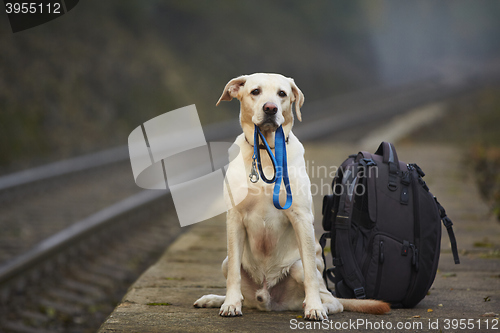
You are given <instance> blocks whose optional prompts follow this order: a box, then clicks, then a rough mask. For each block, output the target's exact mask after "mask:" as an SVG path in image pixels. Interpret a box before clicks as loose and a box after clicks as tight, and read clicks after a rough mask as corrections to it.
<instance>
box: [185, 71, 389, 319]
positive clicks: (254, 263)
mask: <svg viewBox="0 0 500 333" xmlns="http://www.w3.org/2000/svg"><path fill="white" fill-rule="evenodd" d="M233 98H237V99H238V100H239V101H240V103H241V109H240V122H241V127H242V129H243V133H242V134H241V135H239V136H238V137H237V138H236V141H235V143H236V144H237V145H238V146H239V147H240V151H241V154H242V156H243V159H244V162H245V163H244V164H245V169H246V170H245V174H246V175H248V174H250V170H251V165H252V155H253V151H254V148H253V145H254V139H253V138H254V124H255V125H257V126H259V128H260V129H261V131H262V133H263V134H264V136H265V137H266V140H267V142H268V143H269V146H270V147H271V148H274V132H275V131H276V129H277V128H278V127H279V126H280V125H282V126H283V130H284V133H285V138H287V144H286V149H287V155H288V168H289V177H290V185H291V188H292V192H293V204H292V206H291V207H290V208H289V209H287V210H278V209H276V208H275V207H274V205H273V200H272V193H273V186H274V184H267V183H265V182H263V181H262V180H260V181H258V182H257V183H251V182H250V181H249V179H248V177H247V179H241V178H240V179H241V180H239V181H241V182H242V183H245V182H246V184H244V185H246V186H247V188H248V195H247V196H246V197H245V199H244V200H243V201H242V202H241V203H239V204H238V205H237V206H236V207H234V208H232V209H230V210H229V211H228V213H227V247H228V248H227V257H226V259H225V260H224V262H223V263H222V271H223V273H224V276H225V277H226V286H227V291H226V296H219V295H205V296H203V297H201V298H200V299H198V300H197V301H196V302H195V303H194V306H195V307H220V312H219V314H220V315H221V316H241V315H242V311H241V307H242V305H243V302H244V304H245V306H248V307H252V308H257V309H260V310H265V311H271V310H274V311H280V310H300V309H302V308H305V318H306V319H310V320H323V319H326V318H327V314H328V313H330V314H332V313H338V312H342V311H343V310H347V311H356V312H366V313H374V314H381V313H386V312H388V311H389V309H390V308H389V305H388V304H387V303H384V302H380V301H374V300H347V299H337V298H335V297H333V296H332V294H331V293H330V292H329V291H328V290H327V288H326V286H325V283H324V281H323V278H322V274H321V272H322V271H323V260H322V258H321V247H320V246H319V244H318V242H317V241H316V240H315V236H314V227H313V221H314V217H313V210H312V209H313V208H312V195H311V191H310V185H311V184H310V180H309V177H308V176H307V174H306V172H305V161H304V147H303V146H302V144H301V143H300V141H299V140H298V139H297V137H296V136H295V135H294V134H293V133H292V131H291V130H292V125H293V119H294V118H293V113H292V104H293V103H295V112H296V115H297V118H298V119H299V120H301V113H300V107H302V104H303V103H304V95H303V94H302V92H301V91H300V89H299V88H298V87H297V85H296V84H295V82H294V81H293V79H291V78H287V77H284V76H282V75H279V74H261V73H259V74H252V75H244V76H240V77H237V78H235V79H232V80H231V81H229V82H228V84H227V85H226V87H225V89H224V92H223V93H222V96H221V97H220V99H219V101H218V102H217V105H219V103H220V102H221V101H230V100H231V99H233ZM261 156H262V166H263V170H264V173H265V174H266V175H267V178H269V177H271V176H272V174H273V168H272V164H271V160H270V159H269V157H268V156H267V154H266V153H265V152H264V151H263V152H262V153H261ZM236 167H237V166H232V165H231V164H230V165H229V168H228V171H227V175H228V178H230V176H231V174H232V173H233V174H236V173H237V172H239V174H241V170H234V168H236ZM229 187H230V191H232V192H234V191H238V186H233V184H230V186H229ZM245 189H246V188H245ZM225 192H226V195H227V188H225ZM233 195H234V194H233ZM280 199H281V202H282V204H283V203H284V199H285V189H284V186H282V187H281V193H280Z"/></svg>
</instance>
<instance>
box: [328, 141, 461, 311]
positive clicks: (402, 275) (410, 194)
mask: <svg viewBox="0 0 500 333" xmlns="http://www.w3.org/2000/svg"><path fill="white" fill-rule="evenodd" d="M422 177H424V172H423V171H422V170H421V169H420V168H419V167H418V165H416V164H405V163H403V162H400V161H399V160H398V156H397V154H396V150H395V149H394V146H393V145H392V144H390V143H387V142H382V144H380V146H379V148H378V149H377V151H376V152H375V154H370V153H367V152H360V153H358V154H355V155H351V156H349V158H348V159H346V160H345V161H344V162H343V163H342V165H341V166H340V168H339V169H338V170H337V173H336V175H335V178H334V179H333V182H332V188H333V195H326V196H325V197H324V199H323V228H324V230H325V231H326V232H325V233H324V234H323V236H322V237H321V239H320V244H321V246H322V248H323V260H325V255H324V249H325V245H326V242H327V239H328V238H330V239H331V247H330V248H331V253H332V257H333V266H334V268H329V269H327V268H326V267H327V266H326V262H325V270H324V272H323V278H324V279H325V282H326V284H327V286H328V280H331V281H332V282H334V283H335V292H334V295H335V296H336V297H340V298H369V299H379V300H383V301H386V302H389V303H391V305H392V306H393V307H406V308H411V307H414V306H415V305H417V304H418V302H420V301H421V300H422V299H423V298H424V297H425V295H426V294H427V291H428V290H429V288H430V287H431V285H432V283H433V281H434V277H435V276H436V270H437V266H438V261H439V252H440V243H441V222H440V220H442V221H443V223H444V226H445V227H446V229H447V231H448V236H449V238H450V241H451V245H452V251H453V257H454V260H455V264H459V263H460V261H459V258H458V251H457V244H456V240H455V235H454V234H453V229H452V225H453V223H452V222H451V220H450V219H449V218H448V217H447V216H446V212H445V210H444V208H443V207H442V206H441V205H440V204H439V202H438V201H437V199H436V197H434V196H433V195H432V194H431V193H430V192H429V188H428V187H427V185H426V184H425V181H424V180H423V179H422Z"/></svg>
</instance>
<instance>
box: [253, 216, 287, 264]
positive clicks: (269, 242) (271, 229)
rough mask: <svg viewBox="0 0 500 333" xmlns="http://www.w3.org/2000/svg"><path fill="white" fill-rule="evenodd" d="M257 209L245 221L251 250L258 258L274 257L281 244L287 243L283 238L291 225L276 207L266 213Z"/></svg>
mask: <svg viewBox="0 0 500 333" xmlns="http://www.w3.org/2000/svg"><path fill="white" fill-rule="evenodd" d="M255 208H256V209H254V210H253V211H251V212H249V213H248V214H247V216H246V218H245V219H244V221H243V223H244V225H245V229H246V232H247V236H248V242H249V246H250V250H251V252H252V253H253V254H254V255H255V256H256V257H269V256H273V254H274V253H275V252H276V248H277V247H279V246H280V244H279V243H280V242H283V241H285V240H284V239H283V237H284V236H286V235H287V234H288V233H289V232H288V230H289V228H291V224H290V222H289V221H288V218H287V217H286V215H285V214H284V213H283V212H282V211H278V210H276V209H275V208H274V207H272V208H271V209H268V210H266V211H263V210H261V209H258V208H257V207H255Z"/></svg>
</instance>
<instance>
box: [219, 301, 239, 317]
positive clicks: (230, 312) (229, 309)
mask: <svg viewBox="0 0 500 333" xmlns="http://www.w3.org/2000/svg"><path fill="white" fill-rule="evenodd" d="M219 314H220V315H221V316H223V317H235V316H242V315H243V312H241V301H238V302H234V303H231V302H228V301H227V300H226V301H225V302H224V304H222V306H221V307H220V311H219Z"/></svg>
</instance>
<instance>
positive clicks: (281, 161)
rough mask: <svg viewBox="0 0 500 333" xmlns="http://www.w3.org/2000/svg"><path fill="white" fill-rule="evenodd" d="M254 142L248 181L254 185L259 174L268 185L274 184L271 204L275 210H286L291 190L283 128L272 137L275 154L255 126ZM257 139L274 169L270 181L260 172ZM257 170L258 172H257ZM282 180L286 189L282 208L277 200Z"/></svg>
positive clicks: (289, 201)
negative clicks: (262, 144) (263, 147)
mask: <svg viewBox="0 0 500 333" xmlns="http://www.w3.org/2000/svg"><path fill="white" fill-rule="evenodd" d="M253 138H254V140H253V141H254V142H253V148H254V150H253V156H252V169H251V171H250V175H249V177H250V181H251V182H252V183H256V182H258V181H259V174H260V178H262V180H263V181H264V182H266V183H268V184H272V183H274V190H273V204H274V207H276V208H277V209H288V208H290V206H291V205H292V189H291V188H290V179H289V178H288V164H287V156H286V140H285V133H284V132H283V127H282V126H280V127H278V129H277V130H276V133H275V135H274V149H275V154H276V156H275V155H274V154H273V152H272V151H271V148H270V147H269V144H268V143H267V141H266V138H265V137H264V135H262V132H261V131H260V129H259V127H258V126H257V125H255V131H254V137H253ZM259 138H260V139H262V142H263V143H264V146H265V149H266V151H267V154H268V155H269V158H270V159H271V162H272V163H273V169H274V175H273V178H272V179H267V178H266V176H265V175H264V171H263V170H262V164H261V159H260V149H259V146H260V144H259ZM257 169H258V172H257ZM282 179H283V182H284V183H285V189H286V202H285V205H284V206H283V207H282V206H281V204H280V200H279V194H280V187H281V180H282Z"/></svg>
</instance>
